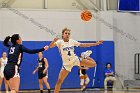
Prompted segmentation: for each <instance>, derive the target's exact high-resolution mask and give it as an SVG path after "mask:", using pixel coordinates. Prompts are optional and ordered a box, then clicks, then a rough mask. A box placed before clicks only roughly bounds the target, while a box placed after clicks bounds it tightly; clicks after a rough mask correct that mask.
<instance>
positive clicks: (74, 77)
mask: <svg viewBox="0 0 140 93" xmlns="http://www.w3.org/2000/svg"><path fill="white" fill-rule="evenodd" d="M82 42H88V41H82ZM90 42H91V41H90ZM46 44H47V45H49V44H50V41H47V42H45V41H24V42H23V45H25V46H26V47H27V48H29V49H33V48H41V47H43V46H44V45H46ZM86 50H92V51H93V54H92V55H91V57H92V58H93V59H94V60H95V61H96V62H97V72H96V76H95V77H94V68H90V69H89V70H88V71H87V73H88V75H89V77H90V83H89V84H88V87H93V86H92V84H93V79H95V85H94V87H103V83H104V70H105V65H106V63H107V62H110V63H112V65H113V69H114V42H113V41H105V42H104V43H103V44H102V45H100V46H96V47H90V48H80V47H77V48H76V49H75V52H76V54H77V55H80V53H81V52H83V51H86ZM3 51H7V48H6V47H4V46H3V44H2V41H1V42H0V54H2V52H3ZM44 57H46V58H47V59H48V63H49V78H48V81H49V83H50V86H51V88H54V87H55V84H56V81H57V78H58V74H59V71H60V69H61V66H62V60H61V57H60V54H59V52H58V49H57V47H55V48H52V49H49V50H48V51H46V52H44ZM37 58H38V55H37V54H27V53H24V56H23V62H22V64H21V72H20V76H21V82H20V89H39V87H38V76H37V73H36V74H35V75H33V74H32V72H33V70H34V69H35V68H36V67H37ZM77 71H78V67H74V68H73V69H72V72H71V73H70V74H69V75H68V77H67V78H66V79H65V81H64V83H63V85H62V88H79V87H80V85H79V84H80V80H79V76H78V72H77ZM44 88H46V87H45V86H44ZM2 89H4V86H3V87H2Z"/></svg>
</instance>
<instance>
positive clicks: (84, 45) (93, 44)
mask: <svg viewBox="0 0 140 93" xmlns="http://www.w3.org/2000/svg"><path fill="white" fill-rule="evenodd" d="M97 45H99V44H98V43H81V44H80V47H91V46H97Z"/></svg>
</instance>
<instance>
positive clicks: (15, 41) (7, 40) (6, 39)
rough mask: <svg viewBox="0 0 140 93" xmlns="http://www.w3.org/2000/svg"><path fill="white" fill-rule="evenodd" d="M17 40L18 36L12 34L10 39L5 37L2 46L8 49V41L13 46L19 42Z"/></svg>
mask: <svg viewBox="0 0 140 93" xmlns="http://www.w3.org/2000/svg"><path fill="white" fill-rule="evenodd" d="M19 38H20V36H19V34H14V35H12V37H10V36H7V37H6V38H5V40H4V42H3V44H4V45H5V46H6V47H9V46H10V44H9V43H10V39H11V43H12V44H13V45H16V44H17V40H19Z"/></svg>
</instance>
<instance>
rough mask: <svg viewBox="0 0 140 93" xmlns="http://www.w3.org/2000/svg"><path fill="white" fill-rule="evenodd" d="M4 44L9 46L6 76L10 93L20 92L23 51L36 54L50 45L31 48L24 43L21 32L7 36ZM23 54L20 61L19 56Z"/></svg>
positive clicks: (5, 69)
mask: <svg viewBox="0 0 140 93" xmlns="http://www.w3.org/2000/svg"><path fill="white" fill-rule="evenodd" d="M3 44H4V45H5V46H6V47H8V48H9V51H8V62H7V64H6V66H5V68H4V76H5V78H6V80H8V81H9V85H10V90H11V91H10V93H18V91H19V85H20V75H19V68H20V65H21V62H22V56H23V55H22V54H23V52H26V53H30V54H35V53H38V52H41V51H44V50H47V49H48V48H49V47H48V46H45V47H44V48H41V49H34V50H30V49H28V48H26V47H24V46H23V45H22V39H21V37H20V36H19V34H14V35H12V37H10V36H7V37H6V38H5V40H4V42H3ZM20 54H21V58H20V62H19V56H20Z"/></svg>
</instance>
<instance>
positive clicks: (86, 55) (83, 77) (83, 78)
mask: <svg viewBox="0 0 140 93" xmlns="http://www.w3.org/2000/svg"><path fill="white" fill-rule="evenodd" d="M91 54H92V51H91V50H87V51H86V52H82V53H81V56H80V60H82V59H87V60H93V59H92V58H91V57H90V55H91ZM88 69H89V68H88V67H86V66H80V67H79V70H78V74H79V77H80V86H81V91H85V90H86V86H87V85H88V83H89V81H90V79H89V77H88V75H87V72H86V71H87V70H88Z"/></svg>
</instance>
